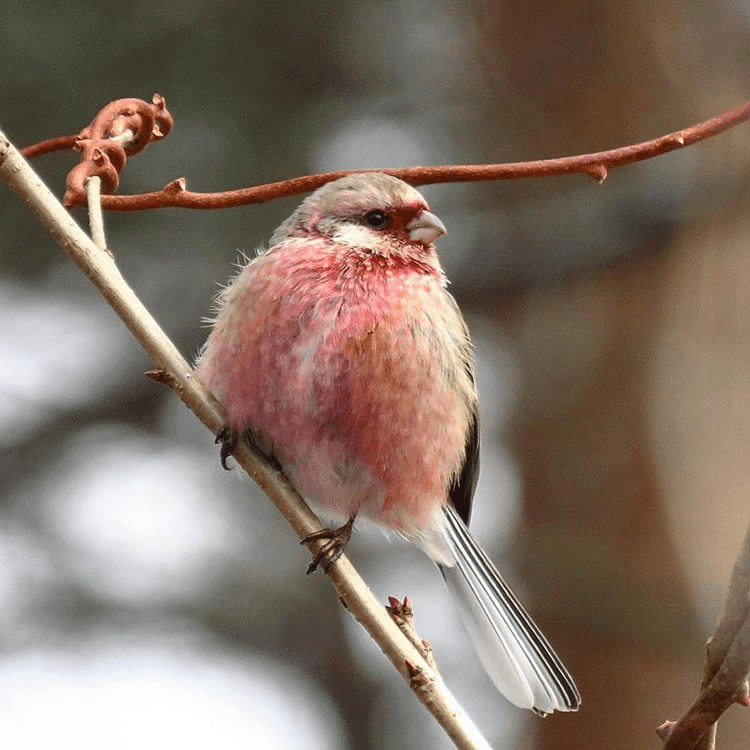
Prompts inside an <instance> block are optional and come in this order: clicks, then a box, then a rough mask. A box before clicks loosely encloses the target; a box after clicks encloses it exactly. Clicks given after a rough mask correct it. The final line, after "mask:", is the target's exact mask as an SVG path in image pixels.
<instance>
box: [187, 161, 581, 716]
mask: <svg viewBox="0 0 750 750" xmlns="http://www.w3.org/2000/svg"><path fill="white" fill-rule="evenodd" d="M445 232H446V228H445V225H444V224H443V222H442V221H441V220H440V219H439V218H438V217H437V216H436V215H435V214H434V213H432V211H431V210H430V207H429V205H428V204H427V202H426V200H425V199H424V197H423V196H422V194H421V193H420V192H419V191H418V190H416V188H414V187H413V186H411V185H409V184H407V183H406V182H404V181H402V180H400V179H397V178H396V177H393V176H390V175H388V174H385V173H380V172H364V173H362V172H358V173H351V174H349V175H347V176H344V177H341V178H339V179H336V180H333V181H331V182H328V183H327V184H325V185H323V186H322V187H320V188H318V189H317V190H315V191H314V192H312V193H311V194H310V195H308V196H307V198H306V199H305V200H304V201H303V202H302V203H301V204H300V205H299V206H298V208H297V209H296V210H295V211H294V212H293V213H292V214H291V216H289V218H287V219H286V220H285V221H284V222H282V223H281V224H280V225H279V227H278V228H277V229H276V230H275V231H274V232H273V234H272V236H271V238H270V241H269V243H268V246H267V248H265V249H264V248H261V250H260V251H259V252H258V254H257V255H256V256H255V257H253V258H252V259H249V260H247V259H246V262H245V263H244V264H243V265H242V266H241V268H240V270H239V272H238V273H237V274H236V275H235V276H234V277H233V278H232V279H231V280H230V281H229V283H228V284H227V285H226V286H225V287H224V288H223V289H222V290H221V292H220V293H219V294H218V296H217V298H216V301H215V307H214V313H215V314H214V317H213V318H212V319H210V321H209V322H210V324H211V326H212V328H211V331H210V334H209V336H208V338H207V340H206V342H205V344H204V345H203V347H202V349H201V350H200V352H199V355H198V359H197V370H198V375H199V377H200V379H201V381H202V382H203V383H204V384H205V385H206V386H207V387H208V388H209V389H210V390H211V391H212V392H213V393H214V395H215V396H216V398H217V399H218V401H219V403H220V405H221V407H222V409H223V411H224V414H225V416H226V420H227V421H226V426H225V428H224V429H223V430H222V431H221V432H220V433H219V434H218V436H217V442H221V462H222V465H223V466H224V468H227V464H226V460H227V458H228V457H229V455H230V454H231V452H232V451H233V450H234V447H235V446H236V445H237V443H238V441H240V440H245V441H247V442H249V443H251V444H252V445H254V446H255V447H256V448H257V449H259V450H261V451H262V452H263V453H264V454H265V455H266V456H268V457H269V459H270V460H272V461H273V462H274V463H275V464H276V465H277V466H278V467H279V468H280V469H281V470H282V471H283V473H284V474H285V475H286V477H287V478H288V479H289V480H290V481H291V483H292V485H293V486H294V487H295V489H296V490H297V491H298V492H299V493H300V494H301V495H302V497H303V498H305V499H306V500H307V501H308V502H309V503H310V505H311V506H312V507H313V508H314V509H316V510H317V511H318V512H319V513H320V514H321V515H322V516H323V517H325V518H326V520H330V522H331V523H335V524H340V525H338V526H335V527H331V528H327V527H326V528H323V529H321V530H320V531H318V532H316V533H314V534H311V535H309V536H308V537H306V538H305V539H304V540H303V542H304V541H310V540H311V539H314V538H317V539H323V540H325V544H324V545H323V546H322V547H321V549H320V551H319V552H318V554H317V555H316V556H315V558H314V559H313V561H312V562H311V564H310V567H309V568H308V572H311V571H312V570H314V569H316V568H317V567H318V566H321V565H322V567H323V568H324V569H325V570H326V571H327V570H329V569H330V568H331V566H332V565H334V564H335V562H336V560H337V559H338V557H339V556H340V555H341V553H342V551H343V549H344V548H345V546H346V544H347V543H348V542H349V538H350V536H351V532H352V527H353V525H354V522H355V519H358V518H362V519H367V520H369V521H371V522H374V523H375V524H377V525H379V526H381V527H383V528H384V529H386V530H388V531H392V532H395V533H396V534H397V535H399V536H401V537H403V538H404V539H406V540H408V541H411V542H413V543H415V544H416V545H417V546H418V547H420V548H421V549H422V550H423V551H424V552H426V554H427V555H428V556H429V557H430V558H431V559H432V560H433V561H434V562H435V563H436V564H437V566H438V568H439V570H440V572H441V573H442V576H443V578H444V580H445V582H446V584H447V586H448V589H449V591H450V593H451V594H452V596H453V599H454V601H455V602H456V605H457V608H458V612H459V615H460V618H461V620H462V621H463V623H464V625H465V627H466V629H467V631H468V633H469V635H470V637H471V639H472V640H473V642H474V645H475V648H476V651H477V654H478V656H479V659H480V662H481V663H482V665H483V666H484V668H485V670H486V672H487V673H488V675H489V676H490V678H491V680H492V681H493V682H494V684H495V685H496V687H497V688H498V690H499V691H500V693H501V694H503V695H504V696H505V698H507V699H508V700H509V701H510V702H511V703H513V704H515V705H516V706H519V707H521V708H527V709H532V710H533V711H534V712H536V713H537V714H539V715H543V716H544V715H547V714H549V713H552V712H553V711H575V710H577V709H578V707H579V705H580V702H581V698H580V694H579V692H578V689H577V687H576V685H575V683H574V681H573V679H572V678H571V676H570V674H569V673H568V671H567V669H566V668H565V666H564V665H563V664H562V662H561V661H560V659H559V658H558V656H557V655H556V654H555V652H554V651H553V649H552V647H551V646H550V645H549V643H548V641H547V639H546V638H545V637H544V635H543V634H542V633H541V631H540V630H539V628H538V627H537V626H536V625H535V623H534V621H533V620H532V619H531V617H530V616H529V615H528V614H527V612H526V610H525V609H524V607H523V606H522V605H521V603H520V601H519V600H518V598H517V597H516V596H515V594H514V593H513V592H512V591H511V589H510V587H509V586H508V584H507V583H506V581H505V580H504V578H503V577H502V576H501V574H500V573H499V572H498V570H497V568H496V567H495V565H494V564H493V563H492V561H491V560H490V558H489V557H488V556H487V554H486V553H485V552H484V551H483V550H482V549H481V547H480V546H479V544H478V543H477V541H476V540H475V538H474V537H473V536H472V534H471V533H470V531H469V530H468V523H469V518H470V512H471V505H472V499H473V496H474V491H475V488H476V485H477V480H478V476H479V422H478V413H477V398H478V397H477V388H476V383H475V377H474V355H473V348H472V343H471V339H470V335H469V330H468V327H467V325H466V323H465V321H464V318H463V316H462V314H461V312H460V310H459V308H458V305H457V303H456V301H455V300H454V298H453V296H452V295H451V294H450V293H449V291H448V289H447V286H448V280H447V278H446V275H445V273H444V271H443V268H442V266H441V263H440V260H439V258H438V254H437V250H436V248H435V244H434V243H435V241H436V240H437V239H438V238H439V237H441V236H442V235H443V234H445Z"/></svg>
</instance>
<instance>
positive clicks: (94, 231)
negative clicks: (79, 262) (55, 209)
mask: <svg viewBox="0 0 750 750" xmlns="http://www.w3.org/2000/svg"><path fill="white" fill-rule="evenodd" d="M86 202H87V204H88V207H89V231H90V232H91V239H92V240H94V244H96V246H97V247H99V249H100V250H106V249H107V239H106V237H105V236H104V213H103V212H102V181H101V178H99V177H89V178H88V180H86Z"/></svg>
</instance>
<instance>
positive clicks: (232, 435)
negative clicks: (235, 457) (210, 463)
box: [214, 427, 240, 471]
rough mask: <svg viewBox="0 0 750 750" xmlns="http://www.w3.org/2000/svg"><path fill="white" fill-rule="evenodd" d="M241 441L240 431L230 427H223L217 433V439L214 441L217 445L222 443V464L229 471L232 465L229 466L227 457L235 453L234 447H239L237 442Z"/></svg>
mask: <svg viewBox="0 0 750 750" xmlns="http://www.w3.org/2000/svg"><path fill="white" fill-rule="evenodd" d="M239 441H240V436H239V433H238V432H235V431H234V430H230V429H229V427H222V428H221V429H220V430H219V431H218V432H217V433H216V440H214V443H216V444H217V445H218V444H219V443H221V450H220V451H219V458H220V459H221V466H222V468H224V469H226V470H227V471H229V469H230V468H231V467H230V466H227V459H228V458H229V456H231V455H232V453H234V449H235V448H236V447H237V443H239Z"/></svg>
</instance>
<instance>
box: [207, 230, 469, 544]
mask: <svg viewBox="0 0 750 750" xmlns="http://www.w3.org/2000/svg"><path fill="white" fill-rule="evenodd" d="M300 245H301V247H293V246H291V247H290V246H282V247H280V248H277V249H276V250H274V251H271V252H269V253H268V254H266V255H263V256H260V257H259V258H257V259H256V260H254V261H253V262H252V263H251V264H250V265H249V266H248V267H247V268H245V269H244V271H243V272H242V273H241V274H240V275H239V276H238V277H237V279H235V281H234V282H233V284H232V286H231V287H230V289H229V290H228V291H227V292H226V293H225V298H224V299H225V301H224V305H223V308H222V310H221V311H220V313H219V316H218V318H217V323H216V326H215V329H214V332H213V333H212V334H211V336H210V337H209V340H208V342H207V344H206V348H205V351H204V355H203V358H202V361H201V364H200V375H201V377H202V379H203V380H204V382H205V383H206V385H208V387H209V388H211V389H212V390H213V391H214V393H215V394H216V395H217V397H218V398H219V400H220V402H221V404H222V406H223V408H224V410H225V412H226V414H227V417H228V419H229V423H230V426H231V427H232V428H233V429H235V430H238V431H243V430H245V429H247V428H248V427H251V428H252V429H253V430H255V431H257V432H259V433H260V434H261V435H262V436H263V438H264V441H265V442H268V443H270V445H268V447H270V448H272V450H273V452H274V455H275V456H276V457H277V458H278V460H279V461H280V463H281V465H282V467H283V469H284V471H285V473H286V474H287V475H288V476H289V478H290V480H291V481H292V483H293V484H294V485H295V486H296V487H297V489H298V490H299V491H300V493H301V494H302V495H303V496H305V497H306V498H307V499H308V500H309V501H310V502H312V503H313V504H314V505H315V506H317V507H318V508H319V509H321V510H323V511H324V512H326V513H327V515H329V516H330V517H332V518H335V519H338V518H347V517H348V516H350V515H351V514H353V513H355V512H359V513H360V514H361V515H365V516H367V517H369V518H371V519H373V520H375V521H377V522H379V523H382V524H384V525H385V526H388V527H390V528H393V529H396V530H397V531H399V532H401V533H404V534H407V535H416V536H420V535H421V534H423V533H424V532H425V531H426V530H429V529H430V528H431V527H432V526H434V525H435V524H437V523H438V521H437V520H436V519H437V518H438V516H439V515H440V514H439V509H440V507H441V506H442V504H443V503H445V502H446V499H447V487H448V484H449V481H450V479H451V477H452V476H453V474H454V473H455V472H456V471H457V470H458V469H459V468H460V465H461V461H462V458H463V453H464V446H465V440H466V434H467V430H468V423H469V419H470V409H471V398H472V394H473V385H472V384H471V383H470V380H469V377H468V375H467V374H466V368H465V365H464V362H463V361H462V360H461V357H462V354H461V352H462V350H461V344H462V342H463V339H462V335H463V333H462V332H463V323H462V321H461V318H460V316H459V314H458V312H457V310H456V308H455V305H454V304H453V303H452V301H451V300H450V298H449V297H448V295H447V293H446V292H445V290H444V289H443V284H442V274H441V272H440V271H439V267H438V266H437V261H435V267H434V268H431V267H430V266H429V265H410V264H408V263H397V264H391V265H389V264H388V263H387V262H386V261H385V260H384V259H382V258H374V259H372V258H371V259H369V260H368V258H366V257H362V256H361V255H355V256H351V257H350V256H348V255H347V252H348V251H347V250H346V249H344V250H339V251H336V252H332V250H331V246H330V245H329V244H328V243H325V242H323V241H306V242H304V243H300Z"/></svg>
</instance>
